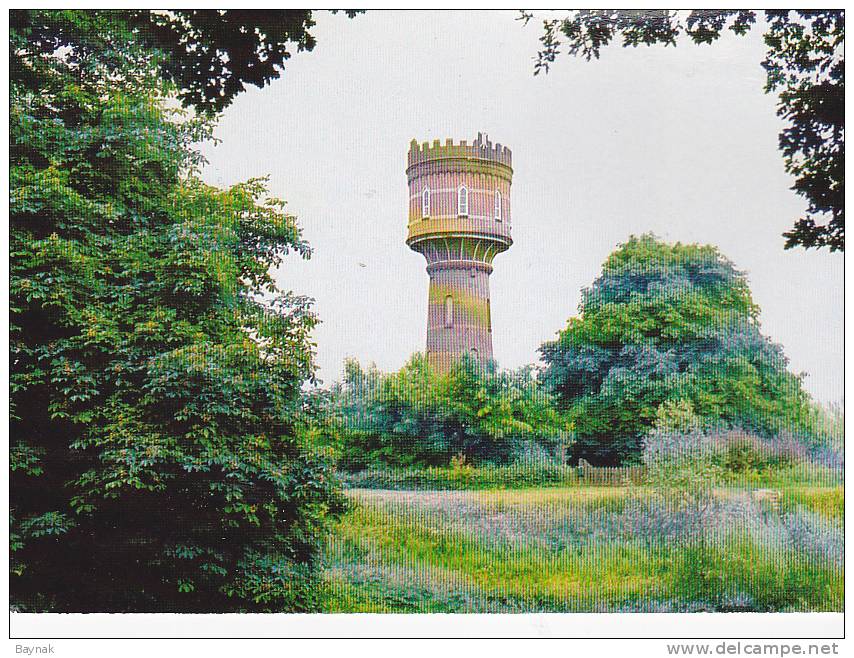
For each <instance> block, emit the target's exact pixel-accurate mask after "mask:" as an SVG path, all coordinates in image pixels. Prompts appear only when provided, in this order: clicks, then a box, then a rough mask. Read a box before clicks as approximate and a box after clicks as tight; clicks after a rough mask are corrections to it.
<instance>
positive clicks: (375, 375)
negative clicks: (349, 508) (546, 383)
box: [330, 355, 570, 471]
mask: <svg viewBox="0 0 854 658" xmlns="http://www.w3.org/2000/svg"><path fill="white" fill-rule="evenodd" d="M332 395H333V398H334V399H335V404H334V405H333V409H331V410H330V413H331V415H333V416H334V417H335V419H336V420H335V422H334V424H335V426H336V428H337V429H338V430H339V433H340V437H339V440H338V441H337V449H338V452H339V455H340V461H339V464H340V466H341V468H343V469H345V470H348V471H356V470H359V469H363V468H367V467H370V466H380V465H383V466H393V467H398V468H402V467H426V466H447V465H448V464H450V463H451V460H452V459H454V458H462V459H464V460H465V462H466V463H470V464H476V465H482V464H508V463H510V462H511V461H513V460H514V459H516V458H518V457H519V456H520V455H521V454H522V453H523V452H524V451H526V450H531V449H532V446H536V449H537V450H541V451H546V452H549V453H550V454H553V455H560V454H561V451H562V450H563V451H565V450H566V446H567V445H568V444H569V442H570V433H569V431H568V430H569V426H568V424H567V423H566V421H565V420H564V419H562V418H561V417H560V415H559V414H557V413H556V412H555V410H554V408H553V406H552V404H551V400H550V398H549V396H548V395H546V394H545V393H544V392H543V391H542V389H541V388H540V387H539V385H538V384H537V382H536V380H535V379H534V377H533V374H532V371H531V369H530V368H525V369H522V370H520V371H517V372H499V371H498V370H497V369H496V367H495V365H494V364H488V365H485V366H484V365H481V364H479V363H477V362H476V361H474V360H471V359H469V358H467V357H465V358H463V359H461V360H460V361H459V362H458V363H457V364H455V366H454V367H453V368H452V370H451V371H450V372H449V373H445V374H442V373H437V372H434V371H433V370H432V369H431V368H430V366H429V365H428V363H427V361H426V359H425V358H424V357H423V356H422V355H415V356H414V357H413V358H412V359H411V360H410V361H409V362H408V363H407V364H406V366H404V368H402V369H401V370H400V371H399V372H395V373H391V374H383V373H380V372H379V371H377V370H376V369H369V370H367V371H365V370H362V368H361V367H360V366H359V365H358V364H357V363H355V362H349V363H348V364H347V366H346V370H345V380H344V382H343V383H342V384H340V385H338V386H336V387H335V388H334V389H333V393H332Z"/></svg>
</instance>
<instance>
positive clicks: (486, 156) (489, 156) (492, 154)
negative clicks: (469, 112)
mask: <svg viewBox="0 0 854 658" xmlns="http://www.w3.org/2000/svg"><path fill="white" fill-rule="evenodd" d="M454 159H463V160H483V161H486V162H494V163H497V164H502V165H506V166H507V167H510V168H511V169H512V167H513V154H512V152H511V151H510V149H509V148H507V147H506V146H502V145H501V144H498V143H496V144H493V143H492V142H491V141H489V138H488V137H486V136H484V135H483V133H478V134H477V139H476V140H475V141H474V142H472V143H471V144H469V143H468V141H467V140H465V139H464V140H461V141H460V143H459V144H455V143H454V140H453V139H450V138H448V139H446V140H445V143H444V144H442V143H441V142H440V141H439V140H438V139H436V140H433V143H432V144H431V143H430V142H423V143H421V144H419V143H418V142H417V141H416V140H414V139H413V140H412V141H411V142H410V143H409V157H408V164H407V166H408V167H411V166H413V165H416V164H420V163H423V162H429V161H431V160H454Z"/></svg>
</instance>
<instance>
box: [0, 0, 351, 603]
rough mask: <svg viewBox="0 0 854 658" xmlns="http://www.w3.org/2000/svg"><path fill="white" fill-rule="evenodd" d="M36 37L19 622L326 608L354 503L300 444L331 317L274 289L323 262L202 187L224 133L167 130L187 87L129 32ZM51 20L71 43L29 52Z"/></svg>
mask: <svg viewBox="0 0 854 658" xmlns="http://www.w3.org/2000/svg"><path fill="white" fill-rule="evenodd" d="M134 15H135V13H134V12H131V13H130V16H131V18H132V17H133V16H134ZM27 16H28V17H29V20H30V23H29V25H30V27H21V23H20V16H17V17H15V20H13V27H12V34H11V42H12V45H13V60H14V62H15V63H14V66H13V68H12V73H13V77H12V80H11V89H10V187H11V199H10V206H11V207H10V234H9V240H10V267H11V277H10V344H11V357H10V377H11V407H12V418H11V424H10V444H11V485H10V506H11V529H10V532H11V549H12V553H11V572H12V576H11V583H10V591H11V601H12V604H13V605H14V606H15V607H16V608H17V609H20V610H26V611H62V612H69V611H76V612H80V611H110V612H142V611H148V612H164V611H197V612H200V611H220V612H223V611H266V610H270V611H282V610H305V609H312V608H313V607H314V606H315V605H316V602H317V601H316V596H317V587H316V586H315V576H316V571H317V566H318V556H319V549H320V545H321V543H322V541H323V538H324V533H325V530H326V527H327V525H328V523H329V520H330V518H331V517H332V516H334V514H335V513H336V512H337V511H339V510H340V509H341V506H342V504H343V503H342V499H341V497H340V494H339V493H338V490H337V488H336V484H335V481H334V478H333V476H332V474H331V472H330V469H329V466H328V464H327V462H326V459H325V457H324V456H323V455H322V454H320V452H319V451H318V450H317V449H315V448H314V446H312V445H311V444H309V443H307V442H306V441H304V440H302V439H301V438H300V434H299V432H298V431H297V429H298V424H299V417H300V413H301V390H300V389H301V385H302V383H303V382H304V381H306V380H307V379H310V378H311V377H312V373H313V363H312V357H313V355H312V347H311V343H310V341H309V331H310V330H311V328H312V327H313V326H314V324H315V322H316V319H315V317H314V316H313V314H312V313H311V310H310V307H309V300H307V299H305V298H301V297H298V296H295V295H292V294H289V293H286V292H284V291H282V290H279V289H278V288H277V286H276V284H275V282H274V281H273V279H272V278H271V275H270V269H271V268H272V267H275V266H276V265H277V264H278V263H279V262H280V261H281V259H282V258H283V257H284V255H285V254H286V253H287V252H288V251H295V252H297V253H300V254H302V255H304V256H308V254H309V249H308V246H307V245H306V244H305V243H304V242H303V240H302V238H301V236H300V232H299V230H298V227H297V225H296V223H295V220H294V218H293V217H292V216H290V215H289V214H287V213H286V212H285V210H284V204H283V203H282V202H280V201H277V200H270V199H268V198H267V194H266V189H265V186H264V182H263V181H259V180H253V181H249V182H247V183H243V184H239V185H236V186H234V187H232V188H230V189H226V190H222V189H216V188H213V187H210V186H207V185H205V184H203V183H202V182H201V181H200V180H199V179H198V177H197V175H196V167H197V165H198V164H199V162H200V158H199V155H198V153H197V152H196V151H195V150H194V149H193V147H192V145H193V143H194V142H196V141H198V140H199V139H201V138H202V137H205V136H206V135H207V134H208V132H209V125H208V124H207V123H206V122H205V121H202V120H197V119H192V118H191V117H188V116H185V115H184V114H183V112H182V111H174V110H168V109H165V107H166V105H167V103H165V101H166V100H167V97H168V96H169V95H170V94H172V93H173V92H174V87H171V86H170V85H168V84H164V83H162V82H161V79H160V77H159V75H158V74H157V69H156V68H154V63H153V60H154V57H153V56H152V54H151V52H150V51H149V50H148V49H147V45H146V44H145V42H144V41H142V42H137V41H135V39H136V35H135V34H134V33H129V32H125V31H123V29H118V28H116V27H115V26H116V25H117V24H118V23H119V21H117V20H116V15H113V14H109V15H107V16H105V15H104V13H102V12H91V13H85V12H38V13H37V14H36V13H33V12H30V13H28V14H27ZM36 18H38V20H36ZM54 20H56V21H59V22H61V23H62V24H63V25H64V26H65V27H64V28H63V29H66V28H67V29H68V30H71V29H74V30H76V32H75V35H74V39H73V40H72V39H66V38H65V37H62V38H61V39H60V40H55V41H53V42H50V43H48V40H47V37H46V36H45V34H44V33H40V34H39V35H35V34H34V33H33V31H32V27H31V26H32V25H33V24H35V23H38V24H39V25H50V24H52V23H51V21H54ZM16 21H17V22H16ZM102 21H103V22H102ZM130 22H131V21H130V19H128V23H130ZM63 34H64V33H63ZM71 41H73V42H74V43H75V44H84V45H83V46H81V47H80V48H79V49H78V48H77V46H76V45H75V48H74V49H73V50H71V51H62V50H61V49H60V50H59V51H54V52H51V49H55V48H59V47H60V46H61V45H62V44H65V43H68V42H71ZM199 75H202V72H201V71H200V72H199Z"/></svg>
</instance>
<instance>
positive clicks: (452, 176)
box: [406, 133, 513, 371]
mask: <svg viewBox="0 0 854 658" xmlns="http://www.w3.org/2000/svg"><path fill="white" fill-rule="evenodd" d="M406 176H407V178H408V179H409V235H408V237H407V238H406V244H407V245H409V247H410V248H411V249H414V250H415V251H417V252H419V253H420V254H423V256H424V258H425V259H426V260H427V274H428V275H429V276H430V290H429V297H428V306H427V358H428V360H429V362H430V364H431V365H432V366H433V367H434V368H436V369H437V370H440V371H447V370H448V369H449V368H450V366H451V365H452V364H453V362H454V361H456V360H457V359H459V358H460V357H461V356H462V355H463V354H466V353H469V354H471V355H472V356H473V357H474V358H476V359H477V360H478V361H480V362H481V363H484V362H486V361H488V360H490V359H492V311H491V308H490V303H489V275H490V274H491V273H492V261H493V259H494V258H495V256H496V255H497V254H500V253H501V252H502V251H505V250H506V249H508V248H509V247H510V245H511V244H513V240H512V239H511V238H510V219H511V218H510V184H511V181H512V178H513V169H512V167H511V155H510V149H509V148H507V147H506V146H502V145H501V144H494V145H493V143H492V142H490V141H489V139H488V138H487V136H485V135H483V134H481V133H478V136H477V140H475V141H474V143H472V144H468V143H467V142H466V141H461V142H460V143H459V144H455V143H454V142H453V140H451V139H448V140H446V141H445V143H444V144H441V143H440V142H439V140H436V141H434V142H433V143H432V145H431V144H430V143H428V142H424V143H423V144H421V145H419V144H418V142H416V141H415V140H412V142H411V143H410V146H409V157H408V166H407V169H406Z"/></svg>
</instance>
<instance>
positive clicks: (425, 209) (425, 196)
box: [421, 187, 430, 219]
mask: <svg viewBox="0 0 854 658" xmlns="http://www.w3.org/2000/svg"><path fill="white" fill-rule="evenodd" d="M429 216H430V188H429V187H425V188H424V191H423V192H422V193H421V219H427V218H428V217H429Z"/></svg>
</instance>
